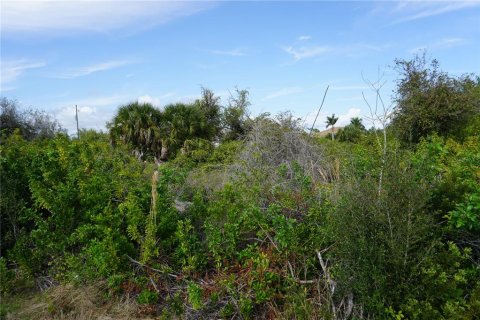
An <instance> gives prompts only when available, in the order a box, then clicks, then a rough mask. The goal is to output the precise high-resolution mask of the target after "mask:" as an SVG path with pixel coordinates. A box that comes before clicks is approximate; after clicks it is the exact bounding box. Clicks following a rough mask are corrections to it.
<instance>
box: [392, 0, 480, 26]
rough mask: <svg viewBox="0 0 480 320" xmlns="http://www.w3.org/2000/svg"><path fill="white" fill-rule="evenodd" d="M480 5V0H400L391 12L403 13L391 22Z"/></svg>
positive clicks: (393, 23)
mask: <svg viewBox="0 0 480 320" xmlns="http://www.w3.org/2000/svg"><path fill="white" fill-rule="evenodd" d="M478 6H480V1H475V0H470V1H400V2H399V3H397V6H396V7H395V8H394V9H393V11H392V12H391V13H392V14H394V15H401V17H400V18H398V19H396V20H394V21H393V22H392V23H391V24H392V25H395V24H399V23H404V22H409V21H414V20H419V19H424V18H428V17H433V16H438V15H442V14H446V13H450V12H454V11H459V10H463V9H467V8H472V7H478Z"/></svg>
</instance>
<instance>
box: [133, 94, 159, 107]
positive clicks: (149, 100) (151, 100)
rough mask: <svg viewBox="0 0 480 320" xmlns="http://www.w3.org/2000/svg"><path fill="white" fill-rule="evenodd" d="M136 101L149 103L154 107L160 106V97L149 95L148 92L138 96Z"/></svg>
mask: <svg viewBox="0 0 480 320" xmlns="http://www.w3.org/2000/svg"><path fill="white" fill-rule="evenodd" d="M138 103H149V104H151V105H152V106H154V107H160V99H159V98H154V97H152V96H149V95H148V94H147V95H143V96H140V97H138Z"/></svg>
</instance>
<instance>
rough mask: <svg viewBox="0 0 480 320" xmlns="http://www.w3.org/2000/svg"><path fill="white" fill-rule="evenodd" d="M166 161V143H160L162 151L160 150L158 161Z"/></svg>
mask: <svg viewBox="0 0 480 320" xmlns="http://www.w3.org/2000/svg"><path fill="white" fill-rule="evenodd" d="M167 159H168V147H167V145H166V143H162V149H161V150H160V160H161V161H167Z"/></svg>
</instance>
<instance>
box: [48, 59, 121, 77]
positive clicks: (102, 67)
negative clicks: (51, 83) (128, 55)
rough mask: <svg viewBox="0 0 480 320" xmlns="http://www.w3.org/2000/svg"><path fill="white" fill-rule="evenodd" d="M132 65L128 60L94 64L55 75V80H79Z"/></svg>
mask: <svg viewBox="0 0 480 320" xmlns="http://www.w3.org/2000/svg"><path fill="white" fill-rule="evenodd" d="M130 63H131V62H130V61H127V60H112V61H106V62H102V63H97V64H93V65H90V66H86V67H80V68H75V69H71V70H69V71H67V72H64V73H60V74H56V75H53V78H60V79H73V78H78V77H82V76H87V75H89V74H92V73H95V72H100V71H107V70H111V69H115V68H119V67H123V66H125V65H127V64H130Z"/></svg>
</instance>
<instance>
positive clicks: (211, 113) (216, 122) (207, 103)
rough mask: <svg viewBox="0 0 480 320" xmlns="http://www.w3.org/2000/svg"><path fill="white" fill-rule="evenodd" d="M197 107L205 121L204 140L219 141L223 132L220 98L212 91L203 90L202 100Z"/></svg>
mask: <svg viewBox="0 0 480 320" xmlns="http://www.w3.org/2000/svg"><path fill="white" fill-rule="evenodd" d="M195 106H196V107H197V108H198V109H199V111H200V112H201V113H202V114H203V118H204V119H205V126H204V128H203V133H202V135H203V138H205V139H207V140H214V139H217V138H218V135H219V134H220V130H221V127H220V124H221V112H220V111H221V107H220V97H216V96H215V94H214V93H213V91H212V90H210V89H207V88H202V98H201V99H199V100H197V101H196V102H195Z"/></svg>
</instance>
